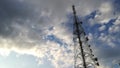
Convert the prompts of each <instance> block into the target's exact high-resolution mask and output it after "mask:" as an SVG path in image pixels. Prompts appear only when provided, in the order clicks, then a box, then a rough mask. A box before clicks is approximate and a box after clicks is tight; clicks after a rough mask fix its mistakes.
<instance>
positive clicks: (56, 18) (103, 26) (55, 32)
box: [0, 0, 120, 68]
mask: <svg viewBox="0 0 120 68" xmlns="http://www.w3.org/2000/svg"><path fill="white" fill-rule="evenodd" d="M73 4H74V5H75V7H76V11H77V15H78V17H79V20H81V21H82V22H83V28H84V30H85V32H86V34H87V36H88V38H89V39H90V40H89V44H91V48H92V49H93V53H94V55H95V56H97V57H98V59H99V62H100V66H99V67H97V68H113V67H114V68H118V63H120V58H119V57H120V7H119V6H120V1H119V0H0V68H73V64H74V59H73V54H74V53H73V41H72V37H73V35H72V32H73V31H72V24H73V14H72V5H73Z"/></svg>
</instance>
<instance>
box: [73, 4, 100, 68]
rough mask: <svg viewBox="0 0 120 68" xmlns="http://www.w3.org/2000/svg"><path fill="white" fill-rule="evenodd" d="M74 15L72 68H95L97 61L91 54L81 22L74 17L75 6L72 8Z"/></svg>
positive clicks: (97, 64)
mask: <svg viewBox="0 0 120 68" xmlns="http://www.w3.org/2000/svg"><path fill="white" fill-rule="evenodd" d="M72 9H73V14H74V24H73V41H74V68H91V67H92V68H96V66H99V63H98V59H97V58H96V57H94V55H93V54H92V49H91V48H90V45H89V44H88V40H89V39H88V37H87V36H86V34H85V32H84V29H83V27H82V22H81V21H79V20H78V17H77V16H76V11H75V6H74V5H73V6H72Z"/></svg>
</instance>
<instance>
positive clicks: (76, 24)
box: [72, 5, 87, 68]
mask: <svg viewBox="0 0 120 68" xmlns="http://www.w3.org/2000/svg"><path fill="white" fill-rule="evenodd" d="M72 9H73V14H74V21H75V22H74V24H75V27H76V33H77V38H78V42H79V46H80V49H81V56H82V60H83V67H84V68H87V65H86V61H85V54H84V49H83V46H82V41H81V37H80V31H79V23H78V21H77V16H76V11H75V6H74V5H73V6H72ZM74 58H76V57H74ZM74 63H76V62H74ZM75 68H76V66H75Z"/></svg>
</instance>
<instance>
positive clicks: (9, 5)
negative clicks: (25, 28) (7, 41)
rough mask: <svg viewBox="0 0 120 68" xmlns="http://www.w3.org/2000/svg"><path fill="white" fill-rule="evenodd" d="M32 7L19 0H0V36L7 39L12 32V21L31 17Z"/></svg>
mask: <svg viewBox="0 0 120 68" xmlns="http://www.w3.org/2000/svg"><path fill="white" fill-rule="evenodd" d="M33 11H34V10H33V7H32V6H31V5H29V4H28V3H26V2H20V1H19V0H0V36H4V37H7V36H9V35H10V34H11V33H12V32H13V31H14V28H13V27H12V24H13V21H14V20H15V19H17V18H20V19H21V20H25V19H28V18H31V17H33V13H34V12H33Z"/></svg>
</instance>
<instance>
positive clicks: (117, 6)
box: [113, 0, 120, 14]
mask: <svg viewBox="0 0 120 68" xmlns="http://www.w3.org/2000/svg"><path fill="white" fill-rule="evenodd" d="M113 7H114V12H115V13H116V14H118V13H120V1H119V0H113Z"/></svg>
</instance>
